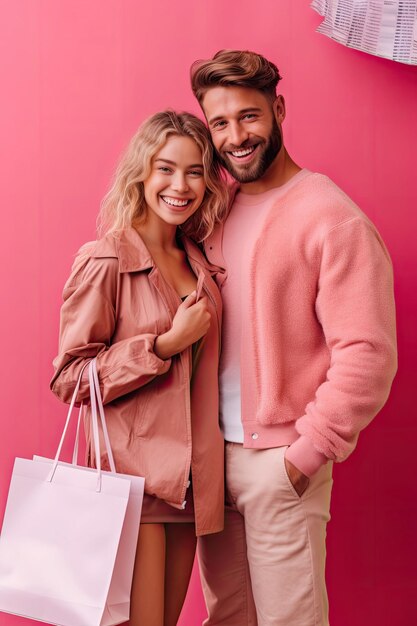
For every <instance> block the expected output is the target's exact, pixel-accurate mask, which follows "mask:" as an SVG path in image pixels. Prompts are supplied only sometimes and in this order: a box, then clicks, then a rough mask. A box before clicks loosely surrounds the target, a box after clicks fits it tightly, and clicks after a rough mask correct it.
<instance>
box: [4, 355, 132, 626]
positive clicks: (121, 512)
mask: <svg viewBox="0 0 417 626" xmlns="http://www.w3.org/2000/svg"><path fill="white" fill-rule="evenodd" d="M80 380H81V375H80V379H79V381H78V384H77V387H76V389H75V391H74V396H73V399H72V402H71V405H70V409H69V411H68V417H67V421H66V424H65V428H64V432H63V435H62V438H61V442H60V445H59V447H58V451H57V454H56V457H55V459H54V460H48V459H40V458H37V459H35V460H27V459H16V461H15V466H14V469H13V475H12V481H11V484H10V490H9V496H8V500H7V505H6V513H5V517H4V522H3V529H2V534H1V538H0V610H1V611H5V612H8V613H14V614H16V615H20V616H24V617H29V618H31V619H36V620H40V621H43V622H48V623H52V624H57V625H60V626H61V625H62V626H113V625H115V624H120V623H122V622H124V621H126V620H127V619H128V618H129V598H130V587H131V581H132V574H133V564H134V555H135V551H136V543H137V537H138V528H139V520H140V510H141V505H142V498H143V483H144V481H143V478H139V477H128V476H120V475H118V474H116V473H114V472H102V471H101V463H100V452H99V438H98V423H97V408H96V403H97V402H98V406H99V411H100V418H101V420H102V425H103V432H104V434H105V442H106V448H107V454H108V458H109V463H110V467H111V469H112V470H114V461H113V456H112V453H111V449H110V445H109V440H108V435H107V429H106V426H105V421H104V413H103V408H102V403H101V397H100V389H99V386H98V378H97V372H96V368H95V360H93V361H91V362H90V365H89V380H90V400H91V408H92V411H91V412H92V426H93V428H92V430H93V438H94V446H95V456H96V460H97V469H96V470H91V469H87V468H82V467H79V466H76V465H71V464H65V463H60V462H59V461H58V459H59V456H60V453H61V449H62V445H63V441H64V438H65V435H66V432H67V429H68V424H69V421H70V417H71V413H72V410H73V407H74V403H75V398H76V396H77V393H78V388H79V382H80Z"/></svg>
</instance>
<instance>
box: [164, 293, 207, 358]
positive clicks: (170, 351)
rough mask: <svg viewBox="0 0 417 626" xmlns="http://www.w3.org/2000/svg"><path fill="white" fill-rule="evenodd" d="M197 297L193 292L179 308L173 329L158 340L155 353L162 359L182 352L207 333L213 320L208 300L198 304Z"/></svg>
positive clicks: (202, 299)
mask: <svg viewBox="0 0 417 626" xmlns="http://www.w3.org/2000/svg"><path fill="white" fill-rule="evenodd" d="M196 297H197V293H196V292H195V291H193V293H191V294H190V295H189V296H188V297H187V298H186V299H185V300H184V302H182V303H181V304H180V306H179V307H178V309H177V312H176V314H175V317H174V319H173V321H172V327H171V329H170V330H169V331H168V332H166V333H164V334H163V335H159V337H157V338H156V341H155V346H154V351H155V354H156V356H158V357H159V358H160V359H169V358H170V357H171V356H173V355H174V354H178V353H179V352H182V351H183V350H185V348H187V347H188V346H191V345H192V344H193V343H195V342H196V341H198V339H200V338H201V337H203V336H204V335H205V334H206V333H207V331H208V329H209V327H210V320H211V315H210V313H209V310H208V306H207V304H208V303H207V298H201V299H200V300H199V301H198V302H196Z"/></svg>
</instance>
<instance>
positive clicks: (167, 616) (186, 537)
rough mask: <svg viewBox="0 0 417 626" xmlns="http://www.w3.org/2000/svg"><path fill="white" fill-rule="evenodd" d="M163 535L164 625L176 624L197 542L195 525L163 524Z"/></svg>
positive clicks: (173, 625) (174, 625)
mask: <svg viewBox="0 0 417 626" xmlns="http://www.w3.org/2000/svg"><path fill="white" fill-rule="evenodd" d="M165 536H166V553H165V612H164V626H176V624H177V621H178V618H179V616H180V613H181V609H182V605H183V604H184V600H185V596H186V593H187V589H188V583H189V582H190V576H191V571H192V569H193V563H194V556H195V549H196V543H197V539H196V536H195V526H194V524H165ZM147 626H148V625H147Z"/></svg>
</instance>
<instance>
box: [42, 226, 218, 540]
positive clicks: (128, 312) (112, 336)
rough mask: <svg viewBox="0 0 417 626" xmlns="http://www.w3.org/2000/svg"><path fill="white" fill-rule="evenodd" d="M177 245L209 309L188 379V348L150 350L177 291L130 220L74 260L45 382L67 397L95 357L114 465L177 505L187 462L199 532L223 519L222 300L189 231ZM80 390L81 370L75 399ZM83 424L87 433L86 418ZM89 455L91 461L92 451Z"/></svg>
mask: <svg viewBox="0 0 417 626" xmlns="http://www.w3.org/2000/svg"><path fill="white" fill-rule="evenodd" d="M184 247H185V250H186V253H187V256H188V260H189V263H190V265H191V267H192V269H193V271H194V273H195V274H196V276H199V275H200V274H203V276H204V283H203V289H204V293H205V295H206V296H207V297H208V301H209V307H210V312H211V316H212V322H211V326H210V329H209V331H208V333H207V335H206V336H205V339H204V341H203V344H202V348H201V351H199V360H198V365H197V367H196V369H195V371H194V373H193V378H192V384H191V367H192V363H191V348H188V349H186V350H185V351H184V352H182V353H181V354H179V355H176V356H174V357H172V359H169V360H166V361H163V360H161V359H159V358H158V357H157V356H156V354H155V353H154V351H153V345H154V341H155V338H156V336H157V335H159V334H161V333H164V332H166V331H167V330H168V329H169V328H170V327H171V322H172V319H173V317H174V315H175V312H176V310H177V308H178V306H179V304H180V302H181V300H180V298H179V297H178V295H177V293H176V292H175V291H174V289H173V288H172V287H171V286H170V285H169V284H167V283H166V281H165V280H164V279H163V277H162V275H161V273H160V272H159V270H158V268H157V267H156V266H155V264H154V262H153V259H152V257H151V255H150V254H149V252H148V250H147V248H146V246H145V244H144V243H143V241H142V239H141V238H140V236H139V234H138V233H137V232H136V230H134V229H133V228H130V229H127V230H124V231H121V232H119V233H118V234H117V236H112V235H107V236H106V237H105V238H104V239H102V240H100V241H98V242H93V243H90V244H87V245H85V246H83V248H81V250H80V252H79V254H78V256H77V258H76V259H75V262H74V265H73V268H72V273H71V276H70V278H69V280H68V281H67V283H66V285H65V288H64V293H63V297H64V304H63V306H62V309H61V331H60V342H59V355H58V356H57V357H56V359H55V360H54V367H55V375H54V377H53V379H52V382H51V388H52V390H53V392H54V393H55V394H56V395H57V396H58V397H59V398H61V400H63V401H64V402H69V401H70V399H71V396H72V393H73V390H74V387H75V384H76V381H77V378H78V374H79V372H80V369H81V367H82V366H83V364H84V363H85V362H86V360H88V359H91V358H92V357H95V356H97V367H98V374H99V379H100V385H101V388H102V393H103V400H104V403H105V405H106V406H105V410H106V419H107V423H108V429H109V434H110V439H111V444H112V449H113V454H114V458H115V463H116V468H117V470H118V471H119V472H122V473H127V474H136V475H140V476H144V477H145V490H146V492H147V493H149V494H151V495H155V496H157V497H159V498H162V499H164V500H166V501H168V502H169V503H170V504H173V505H174V506H176V507H178V508H180V507H181V505H182V503H183V501H184V498H185V491H186V487H187V482H188V479H189V474H190V469H191V472H192V480H193V494H194V507H195V517H196V532H197V534H198V535H203V534H208V533H213V532H218V531H220V530H221V529H222V527H223V483H224V476H223V448H224V442H223V437H222V434H221V432H220V429H219V424H218V384H217V376H218V371H217V370H218V357H219V328H220V323H221V300H220V295H219V292H218V289H217V287H216V285H215V283H214V281H213V279H212V277H211V269H212V268H211V267H210V266H209V264H208V262H207V261H206V259H205V257H204V256H203V254H202V253H201V252H200V250H199V249H198V248H197V247H196V246H195V245H194V244H193V243H192V242H191V241H189V240H188V239H187V238H184ZM87 397H88V380H87V375H84V379H83V382H82V385H81V388H80V393H79V396H78V400H79V401H81V400H83V399H85V398H87ZM86 424H87V440H88V442H89V432H88V424H89V420H88V419H87V420H86ZM88 448H89V446H88ZM89 461H90V463H94V458H93V452H92V450H89ZM103 462H104V464H105V463H106V459H103Z"/></svg>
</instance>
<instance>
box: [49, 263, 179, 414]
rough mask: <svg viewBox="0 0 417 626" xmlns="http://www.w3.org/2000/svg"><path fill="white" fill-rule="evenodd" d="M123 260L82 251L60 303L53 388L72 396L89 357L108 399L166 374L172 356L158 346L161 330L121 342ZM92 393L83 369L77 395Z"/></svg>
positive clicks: (62, 396)
mask: <svg viewBox="0 0 417 626" xmlns="http://www.w3.org/2000/svg"><path fill="white" fill-rule="evenodd" d="M118 282H119V268H118V260H117V259H116V258H112V257H105V258H91V257H89V256H88V255H85V254H81V255H80V256H79V257H78V258H77V259H76V261H75V264H74V267H73V271H72V274H71V276H70V278H69V280H68V282H67V284H66V285H65V287H64V293H63V299H64V303H63V306H62V308H61V320H60V337H59V354H58V356H57V357H56V358H55V359H54V362H53V365H54V369H55V374H54V376H53V378H52V381H51V389H52V391H53V392H54V393H55V394H56V395H57V396H58V397H59V398H60V399H61V400H63V401H64V402H70V401H71V397H72V394H73V391H74V388H75V385H76V382H77V379H78V376H79V373H80V371H81V369H82V367H83V365H84V364H85V363H86V361H88V360H91V359H92V358H94V357H97V371H98V376H99V380H100V386H101V392H102V396H103V402H104V403H107V402H111V401H112V400H115V399H116V398H118V397H120V396H122V395H124V394H127V393H130V392H132V391H134V390H136V389H138V388H139V387H141V386H142V385H146V384H147V383H148V382H150V381H151V380H152V379H153V378H155V376H158V375H159V374H164V373H165V372H167V371H168V369H169V368H170V365H171V360H170V359H167V360H166V361H164V360H162V359H160V358H159V357H158V356H157V355H156V354H155V352H154V342H155V339H156V335H154V334H151V333H145V334H138V335H135V336H132V337H129V338H127V339H123V340H121V341H118V342H116V343H112V336H113V333H114V330H115V326H116V321H117V320H116V299H117V291H118ZM88 397H89V386H88V373H87V368H86V369H85V370H84V373H83V377H82V381H81V385H80V391H79V393H78V396H77V401H78V402H81V401H82V400H84V399H85V398H88Z"/></svg>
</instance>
